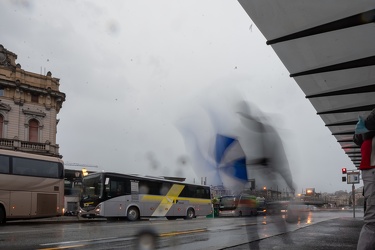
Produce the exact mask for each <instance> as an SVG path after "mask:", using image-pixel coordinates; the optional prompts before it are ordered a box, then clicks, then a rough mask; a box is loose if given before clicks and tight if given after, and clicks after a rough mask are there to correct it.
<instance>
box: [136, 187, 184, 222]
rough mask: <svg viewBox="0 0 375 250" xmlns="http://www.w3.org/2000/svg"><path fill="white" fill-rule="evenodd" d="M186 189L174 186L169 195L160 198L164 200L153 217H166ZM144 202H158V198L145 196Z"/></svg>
mask: <svg viewBox="0 0 375 250" xmlns="http://www.w3.org/2000/svg"><path fill="white" fill-rule="evenodd" d="M184 187H185V186H184V185H179V184H173V185H172V187H171V189H169V191H168V193H167V194H166V195H165V196H164V197H160V198H162V199H161V201H160V204H159V206H158V207H157V208H156V209H155V211H154V213H153V214H152V215H151V216H165V215H166V214H167V213H168V211H169V209H170V208H171V207H172V205H173V203H174V201H175V199H176V198H177V197H178V196H179V195H180V194H181V192H182V190H183V189H184ZM142 200H145V201H155V200H157V197H155V196H152V195H145V196H143V199H142Z"/></svg>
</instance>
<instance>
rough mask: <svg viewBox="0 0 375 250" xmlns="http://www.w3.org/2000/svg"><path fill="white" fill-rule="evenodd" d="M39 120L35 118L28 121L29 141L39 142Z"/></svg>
mask: <svg viewBox="0 0 375 250" xmlns="http://www.w3.org/2000/svg"><path fill="white" fill-rule="evenodd" d="M38 135H39V122H38V121H37V120H35V119H31V120H30V121H29V141H30V142H39V136H38Z"/></svg>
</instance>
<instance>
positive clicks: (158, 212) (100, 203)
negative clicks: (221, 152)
mask: <svg viewBox="0 0 375 250" xmlns="http://www.w3.org/2000/svg"><path fill="white" fill-rule="evenodd" d="M211 213H212V203H211V193H210V187H208V186H203V185H195V184H187V183H184V182H179V181H172V180H167V179H164V178H155V177H141V176H136V175H124V174H118V173H106V172H102V173H94V174H89V175H87V176H85V177H84V178H83V193H82V199H81V202H80V211H79V214H80V216H82V217H96V216H98V217H106V218H108V219H113V218H121V217H123V218H127V219H128V220H130V221H135V220H138V219H140V218H141V217H166V218H167V219H169V220H174V219H177V218H184V219H192V218H194V217H196V216H207V215H209V214H211Z"/></svg>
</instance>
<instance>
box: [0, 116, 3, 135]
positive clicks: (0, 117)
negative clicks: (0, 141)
mask: <svg viewBox="0 0 375 250" xmlns="http://www.w3.org/2000/svg"><path fill="white" fill-rule="evenodd" d="M3 125H4V117H3V116H2V115H0V138H3Z"/></svg>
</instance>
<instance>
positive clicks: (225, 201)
mask: <svg viewBox="0 0 375 250" xmlns="http://www.w3.org/2000/svg"><path fill="white" fill-rule="evenodd" d="M236 207H237V202H236V197H235V196H224V197H221V198H220V209H221V210H225V209H235V208H236Z"/></svg>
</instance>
